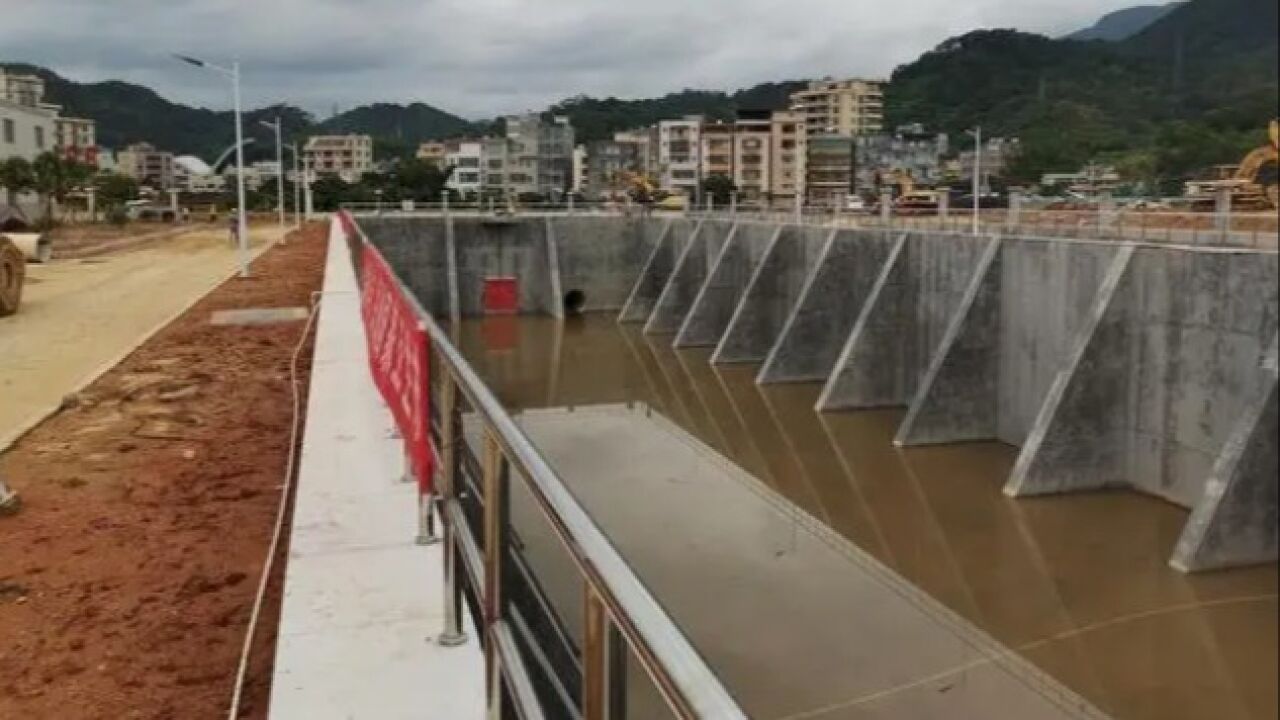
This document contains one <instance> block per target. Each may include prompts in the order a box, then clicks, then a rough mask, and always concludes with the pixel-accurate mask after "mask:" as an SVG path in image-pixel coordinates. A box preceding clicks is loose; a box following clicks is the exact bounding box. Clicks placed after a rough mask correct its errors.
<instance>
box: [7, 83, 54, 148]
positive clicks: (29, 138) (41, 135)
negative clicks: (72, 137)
mask: <svg viewBox="0 0 1280 720" xmlns="http://www.w3.org/2000/svg"><path fill="white" fill-rule="evenodd" d="M56 128H57V112H55V111H53V110H49V109H47V108H43V107H40V106H37V105H20V104H18V103H15V102H13V101H11V100H7V99H5V98H0V160H6V159H8V158H11V157H20V158H23V159H26V160H35V159H36V156H37V155H39V154H40V153H43V152H47V151H49V150H53V149H54V147H55V142H56V132H57V129H56Z"/></svg>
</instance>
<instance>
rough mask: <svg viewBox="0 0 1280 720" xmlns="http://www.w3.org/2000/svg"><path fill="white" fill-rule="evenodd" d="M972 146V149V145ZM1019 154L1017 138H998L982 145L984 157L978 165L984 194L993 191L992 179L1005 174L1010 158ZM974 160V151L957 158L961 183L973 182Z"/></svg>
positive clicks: (963, 152)
mask: <svg viewBox="0 0 1280 720" xmlns="http://www.w3.org/2000/svg"><path fill="white" fill-rule="evenodd" d="M970 146H971V147H972V144H971V145H970ZM1017 152H1018V139H1017V138H1003V137H996V138H991V139H990V140H987V141H986V142H984V143H983V144H982V157H981V162H980V163H979V164H978V171H979V172H980V173H981V174H982V178H981V180H980V183H981V190H982V192H984V193H985V192H990V191H991V185H990V183H991V177H992V176H999V175H1002V174H1004V170H1005V166H1006V165H1007V164H1008V162H1009V158H1011V157H1013V156H1014V155H1015V154H1017ZM973 159H974V151H973V150H964V151H962V152H961V153H960V155H959V157H958V158H957V160H958V163H959V175H960V181H961V182H964V183H972V182H973V167H974V162H973Z"/></svg>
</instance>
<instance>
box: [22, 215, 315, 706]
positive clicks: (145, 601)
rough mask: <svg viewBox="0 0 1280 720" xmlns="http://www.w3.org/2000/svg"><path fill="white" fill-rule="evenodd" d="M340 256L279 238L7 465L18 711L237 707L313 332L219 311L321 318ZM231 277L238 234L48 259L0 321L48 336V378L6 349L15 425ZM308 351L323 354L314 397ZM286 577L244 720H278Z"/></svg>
mask: <svg viewBox="0 0 1280 720" xmlns="http://www.w3.org/2000/svg"><path fill="white" fill-rule="evenodd" d="M219 241H220V242H221V244H219ZM325 245H326V240H325V228H324V227H323V226H322V225H314V226H309V227H308V228H307V229H306V230H305V231H303V232H302V233H299V234H295V235H294V236H293V237H292V238H291V239H290V241H289V242H288V243H286V244H283V245H276V246H275V247H273V248H272V249H270V250H269V251H267V252H266V253H265V254H263V255H261V256H260V257H259V258H258V259H257V260H256V261H255V262H254V265H253V274H252V277H251V278H249V279H240V278H235V279H231V280H227V281H226V282H225V283H223V284H222V285H221V286H220V287H218V288H217V289H216V290H214V291H213V292H212V293H209V294H208V295H207V296H205V297H203V299H200V300H199V301H198V302H197V303H196V304H195V305H194V306H192V307H190V309H188V310H187V311H186V312H185V313H183V314H181V316H180V317H178V318H177V319H176V320H174V321H173V322H172V323H170V324H169V325H167V326H166V327H165V328H163V329H162V330H160V331H159V332H158V333H157V334H155V335H154V336H153V337H151V338H150V339H149V340H147V341H146V342H145V343H143V344H142V345H141V346H140V347H138V348H137V349H136V350H135V351H134V352H132V353H131V354H129V355H128V357H127V358H125V359H124V361H123V362H121V363H120V364H119V365H117V366H116V367H114V368H112V369H111V370H109V371H108V372H107V373H106V374H104V375H103V376H101V377H100V378H99V379H97V380H96V381H94V382H93V383H92V384H90V385H89V386H88V387H86V388H85V389H84V390H83V391H81V392H78V393H75V394H74V395H72V396H71V397H70V398H68V399H67V401H66V402H64V403H63V404H62V409H61V410H60V411H59V412H57V413H56V414H55V415H53V416H52V417H50V418H48V419H47V420H45V421H44V422H43V423H41V424H40V425H38V426H37V427H35V428H34V429H33V430H31V431H30V432H29V433H27V434H26V435H25V436H24V437H23V438H22V439H21V440H20V441H18V442H17V443H16V444H15V445H14V446H13V447H11V448H10V449H9V450H8V451H7V452H5V453H4V454H3V455H0V476H3V477H5V478H6V479H7V480H8V481H9V483H10V484H11V486H12V487H13V489H15V490H16V491H17V492H18V493H19V494H20V496H21V498H22V509H21V510H20V511H19V512H18V513H17V514H15V515H11V516H7V517H0V637H2V638H4V642H3V643H2V644H0V717H2V718H10V717H13V718H32V719H33V720H40V719H43V718H86V719H87V718H112V719H117V718H121V719H123V718H155V719H157V720H159V719H161V718H173V719H177V718H182V719H184V720H185V719H187V718H218V717H225V714H226V712H227V707H228V702H229V699H230V696H231V692H232V689H233V683H234V678H235V674H236V668H237V663H238V660H239V655H240V649H241V643H242V641H243V638H244V635H245V630H246V627H247V623H248V620H249V614H250V610H251V605H252V601H253V598H254V595H255V590H256V585H257V583H258V581H259V577H260V572H261V569H262V566H263V562H264V559H265V553H266V551H267V547H268V545H269V542H270V538H271V533H272V529H273V526H274V521H275V516H276V512H277V508H278V506H279V502H280V501H281V497H280V493H281V484H282V482H283V480H284V477H283V476H284V470H285V465H286V460H287V457H288V453H289V451H290V447H289V438H290V427H291V422H292V420H293V402H292V387H291V385H292V383H291V377H290V360H291V357H292V355H293V353H294V350H295V347H297V346H298V343H299V341H300V340H302V337H303V332H304V329H305V327H306V323H305V320H293V321H291V322H285V323H280V324H269V325H252V326H242V325H211V324H210V322H209V320H210V316H211V313H213V312H214V311H217V310H225V309H234V308H251V307H295V306H309V304H310V300H311V296H312V293H313V292H314V291H316V290H318V289H319V287H320V283H321V276H322V272H323V267H324V258H325ZM233 267H234V255H233V254H232V253H231V252H230V250H229V248H227V247H226V239H225V235H218V236H217V237H216V238H215V237H214V236H212V235H208V234H205V233H196V234H193V235H191V236H184V237H182V238H179V239H175V240H173V241H170V242H167V243H165V244H164V246H163V247H158V248H153V249H149V250H140V251H134V252H130V253H127V254H125V255H121V256H118V257H113V258H111V260H110V261H109V262H107V263H103V264H101V265H96V266H95V265H89V266H84V265H80V266H63V267H59V266H58V265H57V264H56V263H55V264H54V265H51V266H48V267H47V268H40V269H37V271H36V272H35V273H34V277H36V278H37V279H38V280H40V281H42V282H37V284H36V285H35V286H34V288H33V291H34V292H33V297H32V303H31V305H29V306H24V307H23V309H22V311H21V312H20V314H19V315H18V316H16V317H15V318H11V319H10V320H7V321H6V322H7V323H9V324H8V325H5V324H0V343H11V340H10V336H11V335H12V334H14V333H15V332H25V333H27V334H28V336H29V337H31V338H33V342H37V343H43V345H42V346H40V347H39V348H35V347H27V346H25V345H18V346H16V347H17V348H18V350H20V351H22V352H25V353H27V355H26V357H28V358H29V364H30V366H27V365H26V364H24V365H23V366H21V367H15V364H14V363H13V362H11V360H10V356H9V355H8V354H7V353H8V352H9V351H11V350H13V349H14V347H15V346H14V345H12V344H10V345H6V346H3V348H2V349H0V367H2V368H3V372H4V380H3V381H2V382H3V384H0V397H3V398H4V400H5V402H4V403H0V414H3V416H4V417H5V422H6V423H9V424H10V425H9V426H10V427H11V426H12V423H13V421H14V420H13V419H14V418H15V417H17V418H21V417H22V416H23V413H17V414H14V413H12V412H10V411H9V409H8V407H7V406H8V405H9V404H10V403H9V398H10V397H11V396H17V397H19V398H24V400H23V402H26V403H27V404H28V407H39V406H40V404H41V402H43V400H44V399H45V398H44V396H41V398H39V399H34V398H33V397H32V395H31V392H29V391H28V389H27V386H28V385H36V386H39V387H41V388H53V387H57V386H59V385H61V386H63V387H66V386H67V385H68V384H71V383H74V382H75V379H76V378H78V377H81V376H82V375H83V373H84V372H86V371H87V370H86V369H87V368H91V367H95V366H98V365H100V364H101V363H103V362H104V361H106V359H107V358H110V357H111V356H112V355H113V354H114V353H119V352H122V351H124V350H127V348H128V347H130V346H131V345H132V344H133V343H135V342H136V340H137V338H138V337H139V336H140V335H142V334H144V333H145V332H146V328H148V327H151V326H154V325H155V324H156V323H158V322H161V321H163V320H164V318H165V317H167V316H169V315H172V314H173V313H174V312H176V311H178V310H180V309H181V308H182V307H184V306H185V305H186V304H188V303H189V302H190V301H191V300H192V299H194V298H198V297H200V296H201V295H202V294H203V293H204V291H205V290H207V289H208V288H210V287H212V286H213V285H215V284H216V283H217V282H218V281H219V280H221V279H223V278H225V276H226V275H227V274H228V273H229V272H230V271H231V270H232V269H233ZM76 273H81V274H79V275H77V276H76V279H73V278H72V275H74V274H76ZM77 311H78V312H77ZM15 321H16V323H19V324H14V323H15ZM22 323H25V324H22ZM45 324H62V325H70V327H61V328H46V327H43V325H45ZM108 343H109V347H108ZM310 357H311V356H310V349H309V345H307V346H304V347H303V350H302V353H301V355H300V358H301V362H300V368H299V376H298V379H299V384H300V392H302V393H305V391H306V381H307V378H308V377H309V363H310ZM15 388H18V390H19V391H18V392H15ZM304 397H305V395H304ZM304 407H305V405H304ZM0 434H3V433H0ZM277 568H278V569H283V565H282V564H277ZM278 580H279V579H278V578H276V581H275V582H273V583H272V585H271V591H270V592H269V593H268V602H267V604H266V606H265V609H264V615H263V625H262V626H261V627H260V628H259V630H260V633H259V638H260V642H258V643H257V644H256V646H255V650H254V653H253V655H252V662H251V663H250V665H249V675H248V678H249V682H248V683H247V695H246V698H245V702H244V704H243V706H242V710H243V713H242V716H244V717H265V715H266V709H267V707H266V706H267V698H268V695H269V678H270V677H271V661H272V655H273V649H274V634H275V623H276V617H277V614H278V604H279V587H278V586H279V582H278Z"/></svg>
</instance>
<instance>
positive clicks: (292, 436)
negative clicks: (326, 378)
mask: <svg viewBox="0 0 1280 720" xmlns="http://www.w3.org/2000/svg"><path fill="white" fill-rule="evenodd" d="M321 295H323V293H320V292H313V293H311V310H310V312H309V313H307V324H306V326H305V327H303V328H302V335H301V336H300V337H299V338H298V344H297V345H296V346H294V348H293V357H292V358H291V359H290V361H289V384H290V386H291V387H292V388H293V420H292V421H291V422H290V428H289V456H288V459H287V460H286V461H285V471H284V483H283V484H282V485H281V492H280V507H279V510H277V511H276V525H275V530H273V531H272V534H271V545H270V547H268V548H267V558H266V560H265V561H264V562H263V564H262V576H261V577H260V578H258V592H257V595H255V596H254V599H253V611H252V612H251V613H250V615H249V627H248V628H247V629H246V630H245V634H244V645H243V646H242V647H241V649H240V664H239V666H238V667H237V668H236V683H235V689H234V690H233V691H232V694H231V708H230V710H229V711H228V713H227V718H228V719H229V720H236V719H237V718H238V717H239V715H240V701H241V698H242V696H243V694H244V680H245V676H246V675H247V674H248V672H249V655H250V653H251V652H252V650H253V639H254V635H255V634H256V632H257V629H258V619H259V617H260V616H261V614H262V605H263V603H264V602H265V601H266V596H267V584H268V583H269V582H270V580H271V572H272V569H273V568H274V567H275V561H276V554H277V551H278V549H279V547H280V538H281V536H282V535H283V534H284V521H285V518H286V517H287V516H288V508H289V498H290V497H292V495H293V479H294V465H295V464H296V462H297V458H298V430H299V426H300V424H301V422H300V421H301V419H302V392H301V388H300V387H299V386H298V358H299V357H300V356H301V355H302V348H303V347H305V346H306V344H307V338H308V337H309V336H310V335H311V328H312V327H313V326H314V325H315V319H316V316H317V315H319V305H320V297H321Z"/></svg>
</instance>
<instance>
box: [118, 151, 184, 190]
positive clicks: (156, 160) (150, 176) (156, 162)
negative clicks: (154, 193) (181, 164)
mask: <svg viewBox="0 0 1280 720" xmlns="http://www.w3.org/2000/svg"><path fill="white" fill-rule="evenodd" d="M116 172H119V173H120V174H122V175H128V176H129V177H131V178H133V179H134V180H136V181H138V184H139V185H148V186H150V187H152V188H155V189H156V190H169V189H170V188H172V187H173V186H174V169H173V153H171V152H167V151H164V150H157V149H156V148H155V146H153V145H151V144H150V143H134V144H132V145H129V146H128V147H126V148H125V149H123V150H121V151H119V152H118V153H116Z"/></svg>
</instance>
